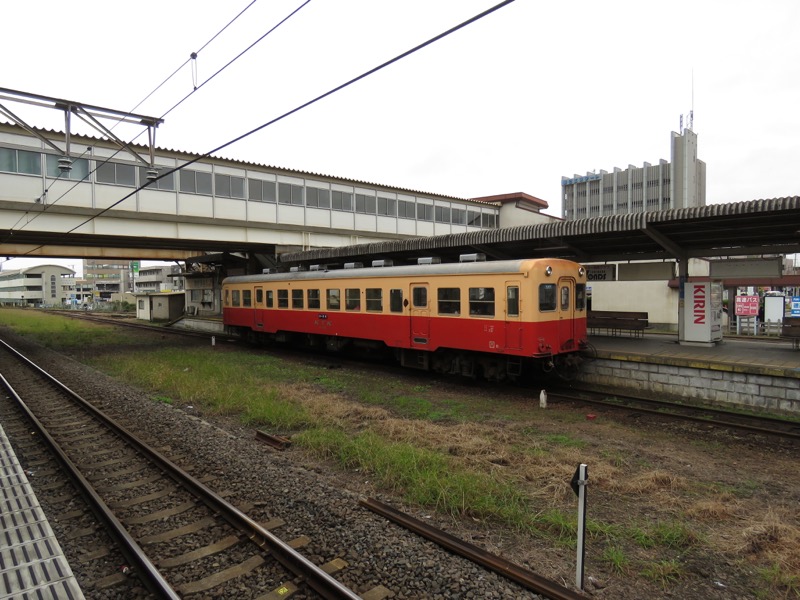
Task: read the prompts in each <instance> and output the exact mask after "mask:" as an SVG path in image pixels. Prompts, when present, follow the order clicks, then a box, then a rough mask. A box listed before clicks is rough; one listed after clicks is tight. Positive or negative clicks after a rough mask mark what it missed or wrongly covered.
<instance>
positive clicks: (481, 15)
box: [66, 0, 514, 234]
mask: <svg viewBox="0 0 800 600" xmlns="http://www.w3.org/2000/svg"><path fill="white" fill-rule="evenodd" d="M512 2H514V0H504V1H503V2H501V3H500V4H496V5H495V6H493V7H491V8H489V9H487V10H485V11H483V12H481V13H479V14H477V15H475V16H474V17H471V18H469V19H467V20H466V21H464V22H463V23H460V24H458V25H456V26H455V27H451V28H450V29H448V30H447V31H444V32H442V33H440V34H439V35H436V36H434V37H432V38H430V39H429V40H427V41H425V42H422V43H421V44H419V45H417V46H414V47H413V48H411V49H410V50H406V51H405V52H403V53H401V54H398V55H397V56H395V57H394V58H391V59H389V60H387V61H386V62H384V63H381V64H380V65H378V66H377V67H373V68H372V69H369V70H368V71H365V72H364V73H362V74H361V75H358V76H356V77H353V78H352V79H350V80H349V81H346V82H345V83H342V84H340V85H338V86H336V87H335V88H333V89H331V90H328V91H327V92H325V93H324V94H320V95H319V96H317V97H316V98H314V99H312V100H309V101H308V102H305V103H303V104H301V105H300V106H297V107H295V108H293V109H292V110H290V111H287V112H285V113H283V114H282V115H280V116H278V117H275V118H274V119H272V120H270V121H267V122H266V123H263V124H261V125H259V126H258V127H255V128H254V129H251V130H250V131H248V132H246V133H243V134H242V135H240V136H238V137H235V138H233V139H232V140H230V141H229V142H225V143H224V144H222V145H221V146H217V147H216V148H214V149H213V150H209V151H208V152H206V153H205V154H201V155H199V156H196V157H195V158H193V159H192V160H190V161H187V162H186V163H184V164H182V165H180V166H178V167H175V168H174V169H170V170H169V171H166V172H165V173H162V174H160V175H159V176H158V177H156V178H155V179H152V180H150V181H148V182H147V183H145V184H144V185H142V186H140V187H138V188H136V189H135V190H133V191H132V192H130V193H129V194H127V195H125V196H124V197H122V198H120V199H119V200H117V201H116V202H115V203H114V204H112V205H110V206H108V207H106V208H104V209H103V210H101V211H100V212H99V213H97V214H96V215H94V216H92V217H89V218H88V219H86V220H85V221H83V222H82V223H80V224H79V225H76V226H75V227H73V228H72V229H70V230H69V231H67V232H66V233H67V234H70V233H74V232H75V231H76V230H77V229H80V228H81V227H83V226H84V225H86V224H88V223H91V222H92V221H93V220H94V219H96V218H98V217H100V216H102V215H103V214H105V213H106V212H108V211H109V210H111V209H112V208H114V207H115V206H117V205H119V204H121V203H122V202H124V201H125V200H127V199H128V198H130V197H131V196H133V195H134V194H135V193H136V192H138V191H139V190H142V189H144V188H146V187H148V186H150V185H152V184H153V183H155V182H156V181H158V180H159V179H162V178H164V177H167V176H168V175H171V174H173V173H175V172H177V171H180V170H181V169H185V168H186V167H188V166H190V165H193V164H194V163H196V162H198V161H200V160H203V159H204V158H208V157H210V156H211V155H212V154H215V153H217V152H219V151H220V150H223V149H225V148H227V147H228V146H231V145H233V144H235V143H236V142H239V141H241V140H243V139H244V138H246V137H249V136H251V135H253V134H254V133H257V132H259V131H261V130H262V129H265V128H266V127H269V126H270V125H273V124H275V123H277V122H278V121H282V120H283V119H285V118H286V117H289V116H291V115H293V114H294V113H296V112H298V111H300V110H303V109H304V108H307V107H309V106H311V105H312V104H315V103H316V102H319V101H320V100H322V99H324V98H327V97H328V96H330V95H332V94H335V93H336V92H338V91H341V90H343V89H345V88H346V87H349V86H351V85H353V84H354V83H356V82H358V81H361V80H362V79H364V78H365V77H369V76H370V75H372V74H374V73H377V72H378V71H380V70H382V69H385V68H386V67H388V66H389V65H392V64H394V63H396V62H397V61H399V60H402V59H403V58H405V57H407V56H410V55H411V54H414V53H415V52H418V51H419V50H422V49H423V48H425V47H427V46H430V45H431V44H433V43H435V42H438V41H439V40H441V39H443V38H445V37H447V36H449V35H451V34H452V33H455V32H456V31H458V30H460V29H463V28H464V27H466V26H467V25H471V24H472V23H474V22H476V21H478V20H480V19H482V18H484V17H486V16H488V15H490V14H492V13H493V12H495V11H497V10H499V9H501V8H503V7H504V6H507V5H508V4H511V3H512Z"/></svg>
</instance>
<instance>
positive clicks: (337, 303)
mask: <svg viewBox="0 0 800 600" xmlns="http://www.w3.org/2000/svg"><path fill="white" fill-rule="evenodd" d="M325 295H326V298H327V300H326V302H327V307H328V310H339V309H340V308H341V299H340V297H339V290H338V289H336V290H326V291H325Z"/></svg>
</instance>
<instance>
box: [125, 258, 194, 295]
mask: <svg viewBox="0 0 800 600" xmlns="http://www.w3.org/2000/svg"><path fill="white" fill-rule="evenodd" d="M133 285H134V288H136V289H135V290H134V291H135V292H136V293H137V294H157V293H162V292H177V291H181V290H183V287H184V286H183V274H182V272H181V268H180V266H178V265H164V266H150V267H140V268H139V272H138V273H136V274H135V275H134V280H133Z"/></svg>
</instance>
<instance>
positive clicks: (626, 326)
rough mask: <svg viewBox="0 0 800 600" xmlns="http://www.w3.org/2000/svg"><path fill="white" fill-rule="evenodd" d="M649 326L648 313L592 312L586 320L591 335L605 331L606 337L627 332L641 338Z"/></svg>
mask: <svg viewBox="0 0 800 600" xmlns="http://www.w3.org/2000/svg"><path fill="white" fill-rule="evenodd" d="M648 325H649V322H648V316H647V313H646V312H625V311H617V310H590V311H589V315H588V317H587V319H586V327H587V329H588V330H589V333H595V334H596V333H598V332H600V331H605V332H606V335H618V334H619V333H621V332H623V331H627V332H628V333H629V334H630V335H637V336H640V335H642V334H643V332H644V330H645V329H646V328H647V326H648Z"/></svg>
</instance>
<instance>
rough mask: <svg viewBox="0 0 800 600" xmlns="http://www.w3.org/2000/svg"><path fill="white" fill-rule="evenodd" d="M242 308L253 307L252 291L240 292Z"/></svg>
mask: <svg viewBox="0 0 800 600" xmlns="http://www.w3.org/2000/svg"><path fill="white" fill-rule="evenodd" d="M242 306H253V290H242Z"/></svg>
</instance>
